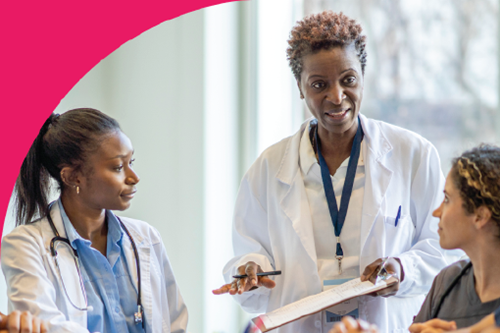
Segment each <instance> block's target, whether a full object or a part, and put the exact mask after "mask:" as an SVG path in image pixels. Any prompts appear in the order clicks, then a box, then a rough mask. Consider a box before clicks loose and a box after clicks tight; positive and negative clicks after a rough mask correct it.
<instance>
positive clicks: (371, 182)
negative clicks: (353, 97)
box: [360, 115, 392, 252]
mask: <svg viewBox="0 0 500 333" xmlns="http://www.w3.org/2000/svg"><path fill="white" fill-rule="evenodd" d="M360 118H361V125H362V126H363V131H364V134H365V136H364V139H363V140H364V143H365V147H366V148H365V149H364V151H363V154H364V155H363V157H364V160H365V172H366V181H365V193H364V197H363V216H362V218H361V242H360V245H361V252H362V251H363V247H364V245H365V243H366V241H367V239H368V236H369V235H370V232H371V230H372V226H373V223H374V222H375V219H376V217H377V215H378V214H379V211H380V207H381V204H382V201H383V199H384V196H385V194H386V191H387V188H388V186H389V183H390V181H391V178H392V170H390V168H388V166H387V165H385V164H384V157H385V155H387V154H388V153H389V152H390V151H391V150H392V146H391V144H390V143H389V141H388V140H387V138H386V137H385V136H384V133H382V132H381V131H380V128H379V127H378V123H377V122H374V121H369V120H367V118H366V117H364V116H363V115H360Z"/></svg>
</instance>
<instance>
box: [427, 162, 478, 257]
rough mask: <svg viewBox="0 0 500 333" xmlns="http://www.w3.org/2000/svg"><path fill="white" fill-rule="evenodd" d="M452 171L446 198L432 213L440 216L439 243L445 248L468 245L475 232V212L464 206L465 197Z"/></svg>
mask: <svg viewBox="0 0 500 333" xmlns="http://www.w3.org/2000/svg"><path fill="white" fill-rule="evenodd" d="M452 177H453V176H452V175H451V171H450V172H449V173H448V176H447V177H446V184H445V186H444V199H443V202H442V203H441V205H440V206H439V207H438V208H437V209H436V210H435V211H434V212H433V213H432V215H433V216H434V217H437V218H439V225H438V226H439V228H438V234H439V244H440V245H441V247H442V248H443V249H457V248H461V249H463V248H464V247H467V244H468V243H469V242H471V241H472V239H473V235H474V234H475V231H476V230H475V228H474V219H475V214H469V213H467V211H466V210H465V208H464V206H463V202H464V201H463V199H462V197H461V196H460V192H459V190H458V189H457V187H456V186H455V183H454V182H453V178H452Z"/></svg>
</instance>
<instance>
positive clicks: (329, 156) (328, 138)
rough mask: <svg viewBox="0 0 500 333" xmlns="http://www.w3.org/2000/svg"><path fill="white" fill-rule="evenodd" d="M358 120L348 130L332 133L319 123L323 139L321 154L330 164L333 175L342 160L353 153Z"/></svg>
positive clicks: (319, 133)
mask: <svg viewBox="0 0 500 333" xmlns="http://www.w3.org/2000/svg"><path fill="white" fill-rule="evenodd" d="M358 126H359V124H358V122H357V121H356V123H355V124H354V125H353V126H352V127H351V128H350V129H349V130H347V131H346V132H343V133H332V132H329V131H327V130H326V129H325V128H323V127H321V126H320V125H319V124H318V137H319V140H320V141H321V155H323V158H324V159H325V162H326V164H327V165H328V170H329V171H330V174H331V175H334V174H335V172H336V171H337V169H338V168H339V166H340V165H341V164H342V162H344V161H345V159H346V158H348V157H349V156H350V155H351V149H352V145H353V143H354V137H355V136H356V131H357V130H358Z"/></svg>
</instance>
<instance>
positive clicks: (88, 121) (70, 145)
mask: <svg viewBox="0 0 500 333" xmlns="http://www.w3.org/2000/svg"><path fill="white" fill-rule="evenodd" d="M133 153H134V150H133V147H132V143H131V142H130V140H129V138H128V137H127V136H126V135H125V134H123V132H122V131H121V129H120V126H119V125H118V123H117V122H116V120H114V119H113V118H111V117H109V116H107V115H105V114H104V113H102V112H100V111H97V110H94V109H75V110H71V111H68V112H66V113H64V114H62V115H58V114H52V115H51V116H50V117H49V118H48V119H47V121H46V122H45V123H44V125H43V126H42V128H41V130H40V133H39V134H38V136H37V137H36V139H35V141H34V142H33V145H32V147H31V148H30V150H29V152H28V155H27V156H26V159H25V160H24V162H23V164H22V167H21V172H20V175H19V177H18V180H17V183H16V194H17V225H18V227H17V228H15V229H14V230H13V231H12V232H11V233H10V234H9V235H7V236H5V238H4V239H3V242H2V251H1V252H2V256H1V260H2V270H3V272H4V275H5V278H6V282H7V293H8V297H9V309H10V310H19V311H29V312H31V313H32V314H34V315H35V316H38V317H39V318H40V319H42V320H45V321H46V323H47V329H48V331H49V332H82V333H83V332H89V331H90V332H102V333H111V332H175V333H183V332H185V330H186V325H187V310H186V306H185V305H184V302H183V300H182V297H181V295H180V293H179V289H178V288H177V284H176V282H175V278H174V275H173V272H172V268H171V266H170V263H169V261H168V257H167V254H166V251H165V247H164V246H163V243H162V241H161V236H160V235H159V233H158V231H157V230H155V229H154V228H153V227H151V226H150V225H148V224H147V223H145V222H142V221H137V220H132V219H129V218H125V217H118V216H116V215H115V214H114V213H113V212H112V210H118V211H122V210H125V209H127V208H128V207H129V206H130V201H131V200H132V198H133V197H134V195H135V193H136V191H137V188H136V185H137V183H138V182H139V177H138V176H137V174H136V173H135V171H134V170H133V168H132V164H133V161H134V158H133ZM51 180H55V181H56V182H57V184H58V186H59V190H60V197H59V199H58V200H57V201H54V202H53V203H50V204H49V203H48V197H49V190H50V183H51ZM35 217H40V219H38V220H35V221H32V220H33V218H35Z"/></svg>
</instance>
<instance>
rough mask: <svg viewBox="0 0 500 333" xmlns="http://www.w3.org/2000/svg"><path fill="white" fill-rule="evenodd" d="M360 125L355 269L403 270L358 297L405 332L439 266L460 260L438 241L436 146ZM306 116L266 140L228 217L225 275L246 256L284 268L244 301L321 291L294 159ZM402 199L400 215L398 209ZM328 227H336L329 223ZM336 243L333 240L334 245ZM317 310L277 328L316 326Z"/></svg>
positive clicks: (241, 298)
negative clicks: (392, 282)
mask: <svg viewBox="0 0 500 333" xmlns="http://www.w3.org/2000/svg"><path fill="white" fill-rule="evenodd" d="M360 118H361V125H362V127H363V130H364V134H365V136H364V139H363V140H364V141H363V142H364V149H363V154H364V155H363V157H364V161H365V172H366V182H365V193H364V197H363V209H362V218H361V230H360V237H361V242H360V244H361V249H360V262H359V266H360V269H361V271H362V270H363V269H364V267H366V266H367V265H368V264H370V263H371V262H373V261H374V260H376V259H378V258H381V257H385V256H394V257H398V258H400V259H401V263H402V266H403V268H404V273H405V278H404V281H403V282H402V283H401V285H400V289H399V292H398V294H397V296H394V297H389V298H382V297H361V298H360V303H359V304H360V308H359V313H360V317H361V318H363V319H366V320H368V321H369V322H371V323H375V324H377V325H378V327H379V328H380V332H406V331H407V328H408V327H409V325H410V324H411V322H412V318H413V316H414V315H416V314H417V313H418V310H419V309H420V306H421V304H422V302H423V300H424V294H425V293H426V292H427V291H428V290H429V288H430V286H431V284H432V281H433V279H434V277H435V276H436V274H437V273H438V272H439V271H440V270H441V269H442V268H443V267H445V266H446V265H448V264H450V263H451V262H453V261H455V260H457V259H458V257H459V255H460V253H457V252H454V253H449V252H448V253H445V251H444V250H442V249H441V247H440V246H439V239H438V235H437V223H438V220H437V219H436V218H433V217H432V215H431V214H432V211H433V210H434V209H435V208H436V207H438V206H439V204H440V202H441V200H442V198H443V196H442V194H441V193H442V191H443V189H444V177H443V175H442V172H441V166H440V161H439V157H438V154H437V151H436V149H435V148H434V146H432V144H430V143H429V142H428V141H427V140H425V139H424V138H422V137H421V136H419V135H417V134H415V133H412V132H410V131H407V130H405V129H402V128H399V127H396V126H393V125H390V124H387V123H384V122H380V121H375V120H371V119H367V118H366V117H364V116H362V115H361V116H360ZM308 124H309V121H307V122H306V123H304V124H303V125H302V127H301V129H300V130H299V131H298V132H297V133H296V134H295V135H293V136H291V137H288V138H286V139H284V140H282V141H281V142H278V143H277V144H275V145H273V146H271V147H270V148H268V149H267V150H266V151H264V152H263V153H262V155H261V156H260V157H259V158H258V159H257V160H256V161H255V163H254V164H253V165H252V166H251V168H250V169H249V170H248V172H247V173H246V175H245V176H244V178H243V180H242V182H241V186H240V190H239V193H238V197H237V201H236V206H235V212H234V221H233V248H234V251H235V257H234V258H233V259H232V260H230V262H229V263H228V264H227V265H226V267H225V268H224V276H225V279H226V281H227V282H228V283H229V282H230V281H231V280H232V279H231V275H233V274H235V273H236V268H237V267H238V266H240V265H242V264H245V263H246V262H248V261H254V262H256V263H257V264H259V265H260V266H261V267H262V269H263V270H264V271H268V270H275V269H277V270H281V271H282V272H283V274H282V275H281V276H276V277H275V278H274V280H275V281H276V287H275V288H274V289H272V290H269V289H266V288H258V289H256V290H254V291H251V292H247V293H244V294H243V295H236V296H234V297H235V299H236V300H237V302H238V303H240V304H241V306H242V307H243V309H244V310H246V311H248V312H253V313H259V312H268V311H272V310H274V309H276V308H280V307H282V306H284V305H286V304H289V303H292V302H295V301H297V300H300V299H302V298H304V297H306V296H309V295H313V294H317V293H319V292H321V291H322V281H320V278H319V275H318V268H317V257H316V248H315V242H314V234H313V226H312V220H311V213H310V210H309V203H308V199H307V195H306V191H305V187H304V182H303V178H302V174H301V171H300V166H299V143H300V139H301V136H302V133H303V131H304V130H305V129H306V128H308ZM399 206H401V218H400V220H399V222H398V225H397V226H395V217H396V215H397V212H398V208H399ZM332 232H333V230H332ZM332 246H335V244H332ZM321 316H322V314H321V313H318V314H315V315H311V316H308V317H306V318H303V319H300V320H298V321H295V322H293V323H290V324H288V325H285V326H283V327H281V328H279V329H278V330H277V331H276V332H277V333H297V332H321V331H322V330H324V327H323V326H322V317H321Z"/></svg>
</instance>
